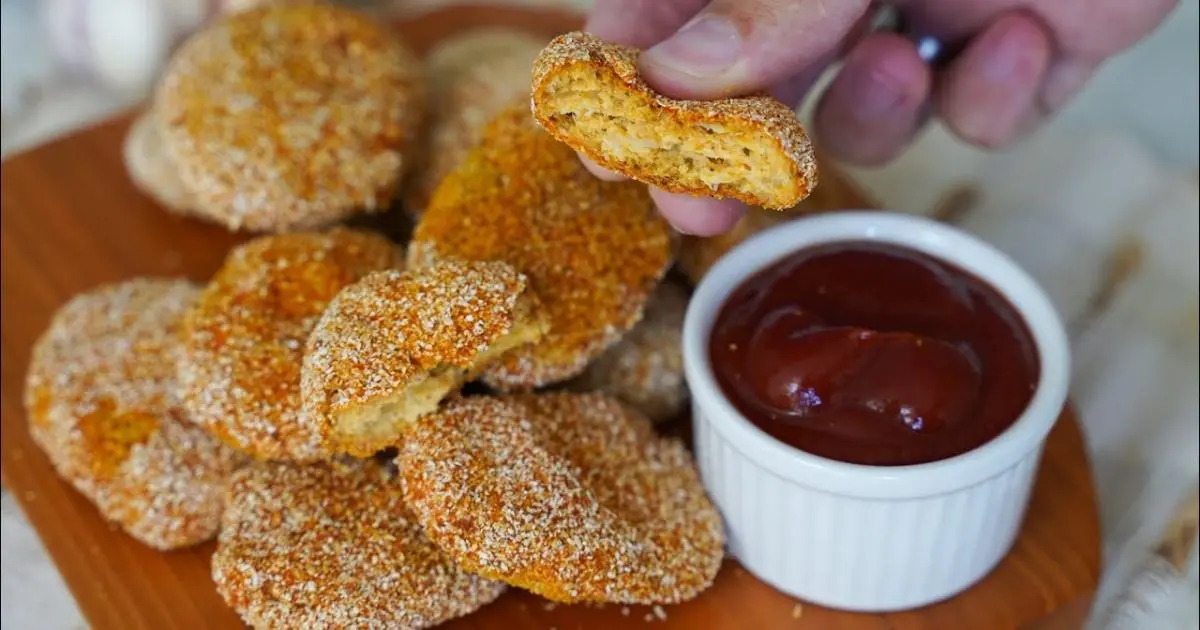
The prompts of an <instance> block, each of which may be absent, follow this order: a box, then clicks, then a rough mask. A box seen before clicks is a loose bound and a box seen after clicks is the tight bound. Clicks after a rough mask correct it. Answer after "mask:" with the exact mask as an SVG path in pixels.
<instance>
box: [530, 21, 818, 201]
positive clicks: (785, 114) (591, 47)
mask: <svg viewBox="0 0 1200 630" xmlns="http://www.w3.org/2000/svg"><path fill="white" fill-rule="evenodd" d="M637 56H638V51H637V50H636V49H633V48H628V47H625V46H618V45H616V44H609V43H607V42H605V41H603V40H601V39H599V38H598V37H596V36H595V35H590V34H588V33H579V32H576V33H568V34H566V35H560V36H559V37H557V38H555V39H554V40H553V41H551V42H550V45H549V46H547V47H546V49H545V50H544V51H542V53H541V55H539V56H538V59H537V62H535V64H534V69H533V112H534V115H535V116H536V117H537V120H538V123H540V124H541V125H542V126H543V127H545V128H546V130H547V131H549V132H550V133H551V134H553V135H554V137H555V138H558V139H559V140H561V141H562V142H565V143H567V144H568V145H570V146H571V148H573V149H575V150H576V151H579V152H580V153H583V154H584V155H586V156H588V157H589V158H591V159H592V160H593V161H595V162H596V163H598V164H600V165H601V166H604V167H607V168H609V169H612V170H614V171H617V172H619V173H623V174H624V175H627V176H629V177H632V178H633V179H636V180H638V181H642V182H646V183H648V184H654V185H655V186H658V187H659V188H662V189H663V190H668V191H671V192H676V193H688V194H692V195H698V196H707V197H718V198H725V197H727V198H731V199H737V200H739V201H743V202H745V203H747V204H750V205H754V206H762V207H765V208H774V209H783V208H790V207H791V206H794V205H796V203H797V202H799V201H800V200H801V199H804V198H805V197H806V196H808V194H809V191H811V190H812V189H813V188H814V187H816V185H817V162H816V159H815V158H814V157H813V148H812V144H811V143H810V142H809V140H808V135H807V134H806V133H805V131H804V127H803V126H802V125H801V124H800V121H799V120H798V119H797V118H796V113H795V112H794V111H793V110H792V108H790V107H788V106H787V105H784V104H783V103H781V102H779V101H777V100H775V99H774V98H772V97H770V96H765V95H764V96H746V97H741V98H726V99H718V100H715V101H688V100H676V99H671V98H667V97H665V96H662V95H661V94H658V93H657V92H655V91H654V90H653V88H651V87H650V86H649V85H647V84H646V82H645V81H644V80H643V79H642V77H641V76H640V75H639V74H638V65H637Z"/></svg>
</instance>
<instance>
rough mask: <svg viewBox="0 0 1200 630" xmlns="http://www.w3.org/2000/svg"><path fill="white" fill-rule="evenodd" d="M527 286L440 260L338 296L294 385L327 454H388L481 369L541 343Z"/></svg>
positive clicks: (501, 271) (386, 274)
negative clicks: (405, 433)
mask: <svg viewBox="0 0 1200 630" xmlns="http://www.w3.org/2000/svg"><path fill="white" fill-rule="evenodd" d="M526 283H527V280H526V278H525V276H524V274H521V273H518V272H517V270H516V269H513V268H512V266H511V265H509V264H508V263H504V262H500V261H493V262H462V261H456V260H446V261H441V262H438V263H435V264H433V265H430V266H428V267H423V268H420V269H413V270H408V271H381V272H377V273H373V274H371V275H369V276H367V277H366V278H363V279H362V280H360V281H359V282H357V283H356V284H352V285H350V286H349V287H347V288H346V289H344V290H343V291H342V292H341V293H339V294H338V296H337V297H336V298H334V299H333V301H332V302H331V303H330V304H329V308H328V309H326V311H325V314H324V316H322V317H321V321H320V322H319V323H318V324H317V327H316V329H314V330H313V332H312V334H311V335H310V336H309V338H308V350H307V352H306V353H305V356H304V369H303V371H302V372H301V380H300V391H301V397H302V400H303V404H304V412H305V414H306V415H307V416H308V417H309V418H312V419H313V420H315V421H316V422H317V423H319V424H320V427H321V433H322V436H323V438H324V440H325V442H326V443H327V444H328V445H329V448H330V449H331V450H332V451H333V452H337V453H349V454H351V455H356V456H359V457H367V456H369V455H371V454H372V453H375V452H377V451H380V450H382V449H384V448H386V447H389V446H392V445H394V444H395V443H396V441H397V438H399V437H400V435H401V434H402V432H403V431H404V430H405V429H406V428H407V427H408V425H409V424H411V423H412V422H413V421H415V420H416V419H417V418H418V417H419V416H421V415H422V414H425V413H428V412H430V411H433V410H434V409H436V408H437V405H438V403H439V402H441V400H442V399H443V398H445V397H446V396H448V395H450V394H453V393H456V392H458V390H459V388H460V387H462V384H463V383H465V382H466V381H467V380H469V379H470V378H473V377H474V375H475V374H477V373H478V372H479V371H480V370H481V369H483V368H485V367H487V366H489V365H491V364H492V363H494V362H495V361H497V360H499V359H500V358H501V357H503V356H504V354H505V353H507V352H510V351H512V350H513V349H514V348H519V347H521V346H524V345H526V344H529V343H532V342H535V341H537V340H539V339H541V338H542V335H543V334H545V330H546V327H547V326H546V321H545V318H544V317H543V316H542V315H541V313H540V311H539V304H538V301H537V299H536V298H535V297H534V296H533V295H532V294H530V293H529V291H527V290H526V289H527V287H526Z"/></svg>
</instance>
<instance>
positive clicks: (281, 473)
mask: <svg viewBox="0 0 1200 630" xmlns="http://www.w3.org/2000/svg"><path fill="white" fill-rule="evenodd" d="M228 503H229V507H228V509H227V510H226V513H225V518H224V527H223V528H222V532H221V536H220V538H219V539H218V544H217V551H216V553H215V554H213V560H212V575H213V580H214V581H215V582H216V584H217V590H218V591H219V592H220V593H221V596H222V597H224V598H225V601H226V602H227V603H228V604H229V605H230V606H232V607H233V609H234V610H236V611H237V612H238V614H240V615H241V616H242V619H243V620H245V621H246V623H247V624H249V625H250V626H251V627H253V628H257V629H266V628H321V629H323V630H332V629H336V628H396V629H398V630H399V629H405V630H415V629H418V628H429V627H432V626H435V625H437V624H439V623H442V622H443V621H446V620H448V619H452V618H454V617H461V616H463V615H466V614H469V613H471V612H473V611H474V610H476V609H478V608H480V607H482V606H484V605H486V604H488V603H490V602H491V601H492V600H494V599H496V598H497V597H499V596H500V593H502V592H503V591H504V585H503V584H502V583H500V582H493V581H490V580H486V579H483V578H481V577H478V576H475V575H471V574H469V573H467V572H465V571H463V570H462V569H459V568H458V567H456V566H455V565H454V564H453V563H452V562H451V561H450V560H449V558H447V557H446V556H445V555H443V554H442V552H441V551H439V550H438V549H437V547H435V546H433V544H432V543H430V542H429V540H428V539H427V538H425V536H424V534H423V533H422V532H421V527H420V526H419V525H418V524H417V522H416V520H415V519H414V518H413V517H412V514H411V513H410V512H409V510H408V508H407V507H406V506H405V505H404V500H403V497H402V493H401V489H400V484H399V482H398V480H396V479H394V478H392V477H391V476H390V475H389V474H388V472H387V471H386V469H385V468H384V466H382V465H380V464H379V463H376V462H374V461H372V460H363V461H342V462H336V463H318V464H308V465H301V464H288V463H278V462H275V463H259V464H255V465H254V466H251V467H249V468H247V469H245V470H243V471H241V472H240V473H238V474H237V475H236V476H235V477H234V478H233V481H232V482H231V483H230V486H229V496H228Z"/></svg>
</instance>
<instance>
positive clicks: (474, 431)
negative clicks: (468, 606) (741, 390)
mask: <svg viewBox="0 0 1200 630" xmlns="http://www.w3.org/2000/svg"><path fill="white" fill-rule="evenodd" d="M398 465H399V467H400V474H401V476H402V477H403V480H404V491H405V498H406V500H407V501H408V503H409V505H411V506H412V509H413V511H414V512H415V513H416V515H417V518H418V519H419V520H420V522H421V524H422V525H423V526H424V527H425V533H426V535H427V536H428V537H429V538H430V539H431V540H432V541H433V542H434V543H435V544H437V545H438V546H439V547H440V548H441V549H443V550H444V551H445V552H446V553H447V554H448V555H449V556H450V557H451V558H453V559H454V561H455V562H457V563H458V565H459V566H461V567H463V568H464V569H466V570H468V571H473V572H476V573H479V574H480V575H483V576H485V577H489V578H493V579H498V580H503V581H505V582H508V583H509V584H513V585H515V586H520V587H522V588H525V589H528V590H530V591H533V592H534V593H537V594H539V595H541V596H543V597H546V598H548V599H551V600H556V601H564V602H577V601H591V602H621V603H644V604H654V603H661V604H667V603H676V602H681V601H685V600H688V599H691V598H693V597H695V596H696V595H697V594H699V593H700V592H701V591H703V590H704V589H705V588H707V587H708V586H709V585H710V584H711V583H712V580H713V578H714V577H715V576H716V573H717V570H718V568H719V567H720V565H721V560H722V558H723V555H724V531H723V529H722V525H721V519H720V517H719V515H718V514H717V510H716V508H715V507H713V505H712V503H711V502H710V501H709V499H708V497H707V496H706V495H705V493H704V488H703V486H702V485H701V483H700V478H699V474H698V473H697V471H696V469H695V467H694V465H693V463H692V458H691V455H690V454H689V453H688V452H687V450H686V449H685V448H684V446H683V444H682V443H680V442H679V441H677V440H673V439H667V438H662V437H659V436H657V435H656V434H655V433H654V430H653V429H652V428H651V426H650V423H649V422H648V421H647V420H646V419H645V418H644V417H642V416H641V415H640V414H638V413H637V412H635V411H633V410H632V409H629V408H627V407H624V406H622V404H621V403H619V402H618V401H616V400H615V399H613V398H609V397H607V396H604V395H601V394H571V393H564V392H558V393H549V394H540V395H535V394H521V395H515V396H510V397H506V398H489V397H468V398H460V399H458V400H455V401H452V402H450V403H448V404H447V405H446V406H445V407H444V408H443V409H442V410H441V411H440V412H439V413H436V414H430V415H428V416H425V417H424V418H422V419H420V420H418V421H417V423H416V425H415V426H414V427H413V430H412V431H410V433H409V434H408V436H406V437H405V440H404V444H403V445H402V447H401V449H400V456H399V462H398Z"/></svg>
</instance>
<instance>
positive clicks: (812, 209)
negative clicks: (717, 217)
mask: <svg viewBox="0 0 1200 630" xmlns="http://www.w3.org/2000/svg"><path fill="white" fill-rule="evenodd" d="M818 158H820V159H821V161H822V162H823V161H824V158H825V156H823V155H821V154H818ZM862 205H863V202H862V199H861V198H860V197H859V196H858V195H857V194H856V193H855V191H854V189H853V188H852V187H851V185H850V184H849V182H847V181H846V180H845V178H844V177H840V176H838V174H837V173H833V174H831V175H828V176H826V177H825V179H824V180H823V183H822V184H821V186H820V187H819V188H817V189H815V190H813V193H812V194H811V195H809V196H808V197H806V198H805V199H804V200H803V201H801V202H800V203H798V204H796V206H795V207H792V208H788V209H787V210H784V211H782V212H775V211H769V210H762V209H760V208H750V209H749V210H748V211H747V212H746V214H744V215H742V218H741V219H739V220H738V222H737V223H736V224H734V226H733V229H731V230H729V231H728V232H725V233H724V234H717V235H715V236H687V235H685V236H682V237H681V238H680V242H679V247H678V250H677V260H676V265H677V266H678V268H679V271H681V272H683V275H684V276H685V277H687V279H688V280H689V281H691V283H692V284H693V285H696V284H700V280H701V279H702V278H703V277H704V274H706V273H708V270H709V268H711V267H712V266H713V265H714V264H716V262H717V261H718V260H720V259H721V257H722V256H724V255H725V254H726V253H727V252H728V251H729V250H731V249H733V248H734V247H737V246H738V245H740V244H741V243H742V241H745V240H746V239H748V238H750V237H751V236H754V235H755V234H758V233H759V232H762V231H763V230H766V229H769V228H772V227H774V226H776V225H779V224H780V223H784V222H786V221H791V220H793V219H798V218H801V217H804V216H806V215H809V214H817V213H821V212H830V211H834V210H853V209H858V208H859V207H860V206H862Z"/></svg>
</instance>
